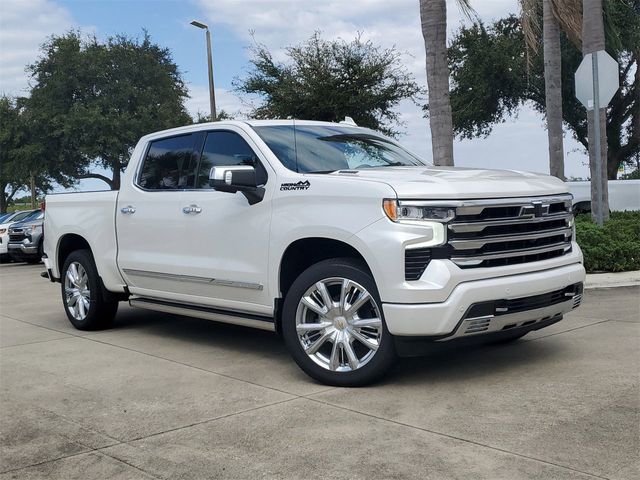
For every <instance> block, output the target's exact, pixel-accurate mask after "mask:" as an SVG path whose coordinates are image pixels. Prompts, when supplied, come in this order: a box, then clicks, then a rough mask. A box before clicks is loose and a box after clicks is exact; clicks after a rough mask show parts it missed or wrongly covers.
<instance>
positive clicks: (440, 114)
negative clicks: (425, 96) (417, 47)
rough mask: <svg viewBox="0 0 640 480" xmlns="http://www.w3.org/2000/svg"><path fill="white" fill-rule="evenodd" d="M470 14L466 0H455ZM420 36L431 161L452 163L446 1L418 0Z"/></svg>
mask: <svg viewBox="0 0 640 480" xmlns="http://www.w3.org/2000/svg"><path fill="white" fill-rule="evenodd" d="M457 1H458V4H459V5H460V8H461V9H462V11H463V12H464V13H465V14H466V15H467V16H470V14H471V12H472V10H471V7H470V5H469V0H457ZM420 20H421V24H422V36H423V38H424V47H425V50H426V54H427V85H428V87H429V118H430V120H429V125H430V128H431V149H432V152H433V163H434V164H435V165H448V166H451V165H453V120H452V118H451V100H450V99H449V65H448V63H447V2H446V0H420Z"/></svg>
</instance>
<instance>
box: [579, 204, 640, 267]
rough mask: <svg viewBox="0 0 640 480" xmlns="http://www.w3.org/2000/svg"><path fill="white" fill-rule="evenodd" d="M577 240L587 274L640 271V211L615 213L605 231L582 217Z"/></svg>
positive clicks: (588, 217)
mask: <svg viewBox="0 0 640 480" xmlns="http://www.w3.org/2000/svg"><path fill="white" fill-rule="evenodd" d="M576 240H577V242H578V245H580V248H582V253H584V266H585V268H586V269H587V272H603V271H604V272H623V271H628V270H640V211H634V212H612V213H611V219H610V220H609V221H608V222H606V223H605V224H604V225H603V226H602V228H601V227H598V226H597V225H596V224H595V223H593V222H592V220H591V215H589V214H585V215H578V216H577V217H576Z"/></svg>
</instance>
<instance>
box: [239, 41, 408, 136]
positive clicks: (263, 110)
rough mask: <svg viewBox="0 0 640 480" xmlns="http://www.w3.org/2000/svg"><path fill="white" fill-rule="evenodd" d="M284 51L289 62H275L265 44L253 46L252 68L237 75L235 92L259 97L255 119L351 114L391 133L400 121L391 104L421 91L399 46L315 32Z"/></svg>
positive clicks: (333, 117)
mask: <svg viewBox="0 0 640 480" xmlns="http://www.w3.org/2000/svg"><path fill="white" fill-rule="evenodd" d="M286 54H287V57H288V62H287V63H277V62H276V61H274V59H273V56H272V55H271V52H269V50H267V48H266V47H265V46H264V45H256V46H255V47H254V48H253V58H252V60H251V64H252V70H251V71H250V72H249V74H248V76H247V77H246V78H244V79H241V80H240V79H237V80H236V89H237V90H238V91H239V92H241V93H244V94H249V95H257V96H258V97H259V98H260V100H261V101H262V103H261V104H260V105H259V106H257V107H256V108H255V109H254V111H253V116H254V117H256V118H288V117H293V118H300V119H307V120H324V121H332V122H333V121H341V120H343V119H344V118H345V117H346V116H349V117H352V118H353V119H354V121H355V122H356V123H357V124H358V125H361V126H364V127H369V128H373V129H376V130H380V131H383V132H386V133H388V134H395V133H397V130H396V129H395V128H394V127H395V126H397V125H398V124H399V123H400V122H399V118H398V114H397V113H396V112H394V111H393V108H394V107H395V106H397V105H398V103H399V102H400V101H402V100H405V99H411V100H415V98H416V96H417V95H418V93H419V92H420V88H419V87H418V85H417V84H416V83H415V81H414V80H413V77H412V76H411V74H410V73H409V72H408V70H407V69H406V68H405V67H404V65H403V64H402V62H401V57H402V55H401V54H400V53H399V52H398V51H397V50H395V49H393V48H391V49H387V50H382V49H380V48H379V47H377V46H375V45H374V44H373V43H371V42H370V41H366V42H365V41H363V40H362V39H361V38H360V37H356V38H355V39H354V40H352V41H351V42H346V41H343V40H335V41H327V40H323V39H321V38H320V34H319V33H318V32H316V33H315V34H314V35H313V36H312V37H311V38H310V39H309V40H307V41H306V42H304V43H303V44H301V45H299V46H296V47H289V48H287V49H286Z"/></svg>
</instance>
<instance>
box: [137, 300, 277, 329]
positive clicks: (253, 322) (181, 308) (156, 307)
mask: <svg viewBox="0 0 640 480" xmlns="http://www.w3.org/2000/svg"><path fill="white" fill-rule="evenodd" d="M129 305H131V306H132V307H133V308H141V309H144V310H153V311H156V312H164V313H172V314H175V315H184V316H187V317H195V318H203V319H205V320H213V321H214V322H222V323H230V324H233V325H241V326H243V327H251V328H259V329H260V330H268V331H270V332H275V330H276V324H275V322H274V321H273V318H272V317H263V316H261V315H254V314H250V313H246V314H245V313H239V312H231V311H228V310H220V309H217V308H212V307H206V306H203V305H190V304H184V303H175V302H166V301H163V300H156V299H153V298H140V297H135V298H131V299H130V300H129Z"/></svg>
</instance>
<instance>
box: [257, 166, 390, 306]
mask: <svg viewBox="0 0 640 480" xmlns="http://www.w3.org/2000/svg"><path fill="white" fill-rule="evenodd" d="M384 198H395V192H394V191H393V189H392V188H391V187H390V186H389V185H387V184H385V183H382V182H375V181H372V182H362V181H357V180H356V181H354V180H353V179H350V178H339V177H335V176H327V175H322V174H308V175H297V174H293V173H292V174H291V175H289V176H282V175H281V176H279V178H278V184H277V185H276V192H275V196H274V199H273V219H272V223H271V239H272V244H271V250H270V255H271V258H270V264H271V267H270V269H269V270H270V282H269V284H270V285H271V289H272V292H271V293H272V294H273V297H274V298H276V297H279V296H280V292H279V275H280V261H281V259H282V257H283V255H284V252H285V251H286V249H287V247H288V246H289V245H291V244H292V243H293V242H295V241H296V240H300V239H304V238H329V239H333V240H339V241H343V242H345V243H348V244H351V245H352V246H354V245H353V244H352V243H351V242H350V239H351V238H353V236H354V235H355V234H356V233H357V232H358V231H360V230H362V229H363V228H365V227H367V226H368V225H370V224H372V223H375V222H377V221H379V220H380V219H382V218H383V217H384V212H383V210H382V200H383V199H384ZM356 249H357V247H356ZM360 253H361V254H362V255H363V257H364V258H365V261H366V262H367V263H368V264H369V265H370V266H371V262H373V261H374V260H375V259H373V258H367V255H366V254H365V253H364V252H360ZM374 273H375V272H374Z"/></svg>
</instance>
